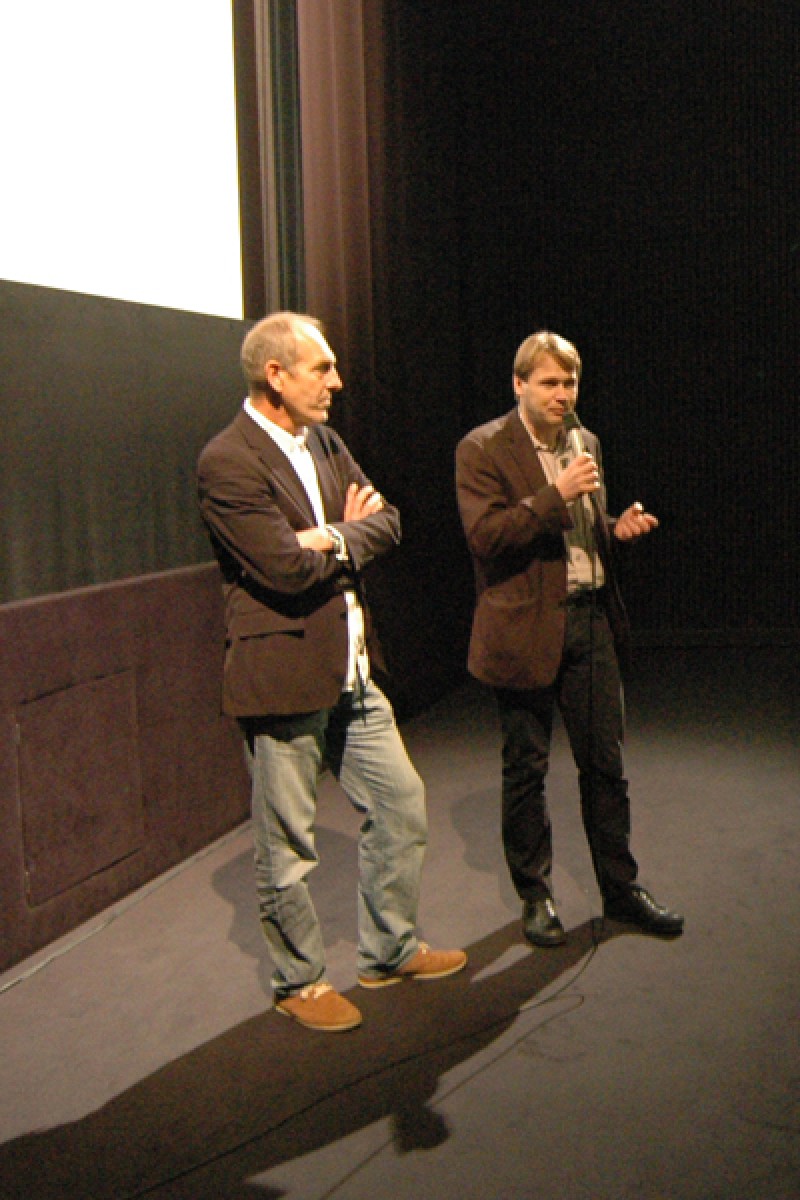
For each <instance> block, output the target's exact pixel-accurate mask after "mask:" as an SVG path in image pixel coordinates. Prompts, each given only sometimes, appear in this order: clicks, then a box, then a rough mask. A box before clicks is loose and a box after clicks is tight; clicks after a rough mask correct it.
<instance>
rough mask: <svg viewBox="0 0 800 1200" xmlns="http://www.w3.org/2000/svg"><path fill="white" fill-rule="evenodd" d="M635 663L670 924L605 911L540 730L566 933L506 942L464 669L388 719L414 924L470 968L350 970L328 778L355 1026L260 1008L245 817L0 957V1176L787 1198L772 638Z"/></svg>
mask: <svg viewBox="0 0 800 1200" xmlns="http://www.w3.org/2000/svg"><path fill="white" fill-rule="evenodd" d="M637 661H638V664H639V665H638V668H637V673H636V674H635V675H634V677H633V679H632V681H631V683H630V685H629V688H628V706H629V734H628V743H627V759H628V773H629V776H630V778H631V783H632V795H633V797H634V850H635V852H636V854H637V857H638V858H639V861H640V863H641V866H642V879H643V881H644V882H645V883H647V884H649V885H651V886H652V888H653V890H654V891H655V892H656V894H657V895H658V897H659V898H664V899H665V900H668V901H669V902H671V903H674V904H675V905H676V906H680V907H682V908H683V910H684V911H685V913H686V918H687V928H686V933H685V934H684V936H683V937H682V938H680V939H678V940H675V941H671V942H664V941H660V940H658V939H655V938H650V937H646V936H641V935H637V934H635V933H631V932H630V931H628V930H625V929H624V928H623V927H621V926H619V925H611V924H608V925H604V924H603V923H602V922H601V921H600V920H599V904H598V896H597V891H596V888H595V885H594V882H593V877H592V873H591V867H590V863H589V858H588V853H587V850H586V846H585V842H584V839H583V835H582V832H581V830H580V826H579V818H578V811H577V809H578V805H577V794H576V786H575V778H574V771H573V769H572V768H571V765H570V763H569V761H568V754H567V751H566V750H565V747H564V743H563V735H562V734H561V733H560V732H559V734H558V736H557V740H556V751H555V761H554V767H553V771H552V783H551V789H550V792H551V806H552V810H553V819H554V826H555V835H556V861H557V867H556V872H555V886H556V894H557V899H558V901H559V904H560V908H561V913H562V917H563V919H564V921H565V924H567V926H568V927H569V929H570V937H569V941H568V943H567V945H566V946H565V947H563V948H560V949H557V950H549V951H544V950H541V951H539V950H537V951H531V950H529V949H528V948H526V946H525V945H524V944H523V942H522V941H521V937H520V926H519V919H518V918H519V906H518V904H517V901H516V899H515V897H514V894H513V892H512V890H511V888H510V885H509V883H508V879H507V874H506V869H505V865H504V862H503V858H502V851H501V847H500V843H499V835H498V774H499V761H498V754H499V741H498V733H497V728H496V723H495V720H494V714H493V711H492V709H491V706H490V704H489V703H488V700H487V697H486V696H485V694H484V693H483V692H481V691H480V690H478V689H476V688H473V687H472V686H469V685H467V686H465V687H464V688H463V689H460V690H459V691H457V692H455V693H454V694H452V695H451V696H449V697H448V698H446V699H445V700H443V701H440V702H439V703H438V704H437V705H436V706H434V708H432V709H431V710H429V711H428V712H426V713H425V714H423V715H422V716H420V717H417V718H415V719H414V720H413V721H410V722H408V723H407V724H405V725H404V733H405V735H406V738H407V741H408V744H409V747H410V749H411V751H412V754H413V757H414V759H415V761H416V763H417V765H418V767H419V769H420V771H421V773H422V774H423V776H424V777H425V779H426V782H427V784H428V791H429V810H430V824H431V833H430V849H429V854H428V858H427V863H426V871H425V876H424V890H423V900H422V921H421V925H422V933H423V936H425V937H427V938H428V940H429V941H431V942H433V943H435V944H439V945H442V944H448V945H456V944H459V945H464V946H466V947H468V949H469V951H470V966H469V969H468V971H467V972H466V973H464V974H463V975H461V976H457V977H454V978H453V979H450V980H446V981H441V982H439V983H428V984H413V983H408V984H404V985H403V986H402V987H395V988H390V989H387V990H386V991H383V992H378V993H366V992H364V991H363V990H359V989H358V988H357V987H355V964H354V925H355V915H354V914H355V895H354V886H353V879H354V863H355V839H356V831H357V819H356V817H355V814H354V813H353V812H352V811H351V810H350V809H349V807H348V805H347V802H346V801H345V800H344V798H343V797H342V796H341V794H340V793H339V792H338V790H337V788H336V787H335V785H334V784H333V783H332V781H330V780H327V781H326V782H325V784H324V785H323V789H322V799H321V805H320V822H319V828H320V834H319V844H320V851H321V857H322V863H321V866H320V868H319V869H318V871H317V872H316V878H315V880H314V890H315V897H316V901H317V905H318V908H319V910H320V914H321V916H322V919H323V924H324V928H325V932H326V937H327V942H328V946H329V955H330V977H331V979H332V981H333V982H334V983H335V984H336V985H337V986H338V987H339V988H341V989H342V990H344V991H346V992H348V994H349V995H351V997H352V998H353V999H354V1000H357V1002H358V1003H359V1005H360V1007H361V1008H362V1010H363V1012H364V1014H365V1022H364V1025H363V1026H362V1027H361V1028H360V1029H359V1030H356V1031H354V1032H352V1033H349V1034H345V1035H340V1036H335V1037H333V1036H329V1035H328V1036H326V1035H320V1034H313V1033H310V1032H308V1031H305V1030H302V1029H300V1028H299V1027H298V1026H296V1025H294V1024H293V1023H291V1022H289V1021H287V1020H286V1019H285V1018H283V1017H282V1016H280V1015H279V1014H277V1013H275V1012H273V1011H270V1008H269V995H268V993H269V988H268V979H269V970H270V969H269V963H268V960H267V958H266V955H265V952H264V949H263V946H262V941H261V934H260V930H259V927H258V922H257V918H256V911H255V903H254V897H253V885H252V866H251V851H250V839H249V829H248V828H247V827H246V826H245V827H243V828H242V829H240V830H237V831H235V832H234V833H233V834H231V835H229V836H228V837H227V838H225V839H223V840H222V841H221V842H219V843H217V844H216V845H214V846H212V847H211V848H209V850H208V851H206V852H204V853H203V854H201V855H199V856H197V857H196V858H195V859H194V860H192V861H191V862H189V863H187V864H185V865H184V866H183V867H182V868H180V869H178V870H176V871H174V872H172V873H171V874H169V875H167V876H166V877H164V878H163V879H161V880H158V881H157V882H156V883H154V884H152V885H150V886H149V887H147V888H145V889H143V890H142V891H141V892H139V893H137V894H136V895H134V896H132V897H130V898H129V899H128V900H126V901H125V902H123V903H121V904H120V905H118V906H117V907H116V908H114V909H113V910H111V911H110V912H108V913H106V914H104V916H103V917H101V918H98V919H96V920H95V921H93V922H91V923H89V924H88V925H87V926H86V927H84V928H82V929H80V930H78V931H76V932H75V933H74V934H72V935H71V936H70V937H68V938H65V939H63V941H62V942H60V943H57V944H56V945H54V946H51V947H49V948H48V950H47V951H44V952H42V953H41V954H39V955H37V956H35V957H34V958H33V959H31V960H29V961H28V962H26V963H23V964H20V965H19V966H18V967H17V968H15V969H14V970H12V971H10V972H7V973H6V974H5V975H3V976H0V989H2V990H0V1038H1V1039H2V1046H3V1054H2V1058H1V1059H0V1140H2V1143H3V1144H2V1145H1V1146H0V1196H2V1197H3V1198H5V1197H9V1198H11V1197H20V1198H23V1197H24V1198H25V1200H40V1198H42V1200H44V1198H47V1197H53V1198H55V1197H59V1198H62V1200H64V1198H68V1200H72V1198H76V1200H77V1198H85V1200H104V1198H106V1197H107V1198H109V1200H126V1198H132V1197H139V1196H150V1197H158V1198H159V1200H161V1198H163V1200H166V1198H168V1197H169V1198H170V1200H173V1198H178V1197H181V1198H187V1200H188V1198H191V1200H202V1198H204V1197H209V1198H211V1197H214V1198H216V1200H234V1198H236V1200H245V1198H252V1200H257V1198H259V1197H260V1198H261V1200H276V1198H278V1197H287V1198H291V1200H323V1198H328V1197H336V1198H337V1200H362V1198H363V1200H367V1198H370V1200H371V1198H372V1197H374V1196H392V1197H393V1198H397V1200H406V1198H408V1200H411V1198H414V1200H419V1198H428V1197H443V1198H447V1197H451V1196H452V1197H459V1198H461V1200H473V1198H474V1200H487V1198H490V1200H491V1198H498V1200H533V1198H534V1197H535V1198H536V1200H642V1198H644V1200H790V1198H791V1200H796V1198H797V1196H798V1195H800V1147H798V1132H800V1111H799V1108H800V1106H799V1105H798V1101H799V1100H800V1055H798V1030H799V1029H800V1008H799V1007H798V996H799V995H800V982H799V980H800V974H799V973H798V936H797V916H798V907H800V906H799V905H798V886H797V866H796V862H797V848H798V833H799V832H800V811H799V810H798V803H797V801H798V793H799V792H800V788H798V782H799V781H800V770H799V768H800V762H799V761H798V751H797V734H796V720H797V700H798V682H797V681H798V677H800V671H799V670H798V667H800V662H799V661H798V651H797V648H796V647H795V648H794V649H793V650H788V649H787V650H782V651H781V650H772V651H764V650H761V651H744V650H739V651H736V650H727V651H719V650H716V651H710V650H694V651H692V650H683V651H649V652H644V653H640V655H639V656H638V660H637Z"/></svg>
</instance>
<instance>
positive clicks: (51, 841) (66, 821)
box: [0, 564, 248, 970]
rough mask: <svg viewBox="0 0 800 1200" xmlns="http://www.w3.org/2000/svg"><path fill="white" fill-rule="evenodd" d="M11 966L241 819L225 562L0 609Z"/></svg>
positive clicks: (0, 842) (3, 824)
mask: <svg viewBox="0 0 800 1200" xmlns="http://www.w3.org/2000/svg"><path fill="white" fill-rule="evenodd" d="M0 645H2V646H3V670H2V673H1V674H0V829H2V837H0V970H2V969H3V968H5V967H7V966H9V965H10V964H11V963H13V962H16V961H17V960H18V959H20V958H23V957H25V956H26V955H28V954H30V953H31V952H33V951H34V950H36V949H38V948H39V947H41V946H44V945H46V944H48V943H49V942H51V941H52V940H53V939H54V938H57V937H59V936H60V935H61V934H63V933H65V932H67V931H69V930H70V929H72V928H73V927H74V926H75V925H77V924H79V923H80V922H81V921H83V920H86V919H87V918H89V917H91V916H93V915H94V914H95V913H97V912H99V911H100V910H101V909H103V908H105V907H106V906H107V905H109V904H111V903H113V902H114V901H115V900H118V899H120V898H121V897H123V896H125V895H127V894H128V893H129V892H130V891H132V890H133V889H134V888H136V887H139V886H140V885H141V884H143V883H145V882H146V881H148V880H149V879H152V878H153V877H154V876H156V875H158V874H159V873H160V872H162V871H164V870H166V869H167V868H168V867H171V866H173V865H174V864H176V863H179V862H181V861H182V860H183V859H185V858H187V857H188V856H189V855H190V854H192V853H194V852H195V851H197V850H199V849H200V848H202V847H203V846H205V845H207V844H208V843H209V842H211V841H213V839H214V838H216V837H218V836H219V835H220V834H222V833H224V832H225V831H226V830H228V829H230V828H232V827H233V826H234V825H236V824H237V823H238V822H240V821H242V820H243V819H244V818H245V817H246V815H247V811H248V786H247V779H246V771H245V767H244V759H243V755H242V748H241V738H240V736H239V733H238V730H237V729H236V727H235V725H234V724H233V723H232V722H231V721H229V720H228V719H226V718H224V717H222V716H221V714H220V702H219V698H220V679H221V664H222V646H223V621H222V594H221V587H220V579H219V573H218V570H217V568H216V566H211V565H208V564H206V565H203V566H199V567H188V568H184V569H181V570H177V571H168V572H164V573H161V574H159V575H153V576H150V577H148V578H145V579H135V580H127V581H125V582H122V583H115V584H108V585H105V586H100V587H94V588H86V589H79V590H76V591H73V592H71V593H68V594H64V595H61V596H48V597H43V598H39V599H35V600H27V601H22V602H20V603H16V604H7V605H3V606H0Z"/></svg>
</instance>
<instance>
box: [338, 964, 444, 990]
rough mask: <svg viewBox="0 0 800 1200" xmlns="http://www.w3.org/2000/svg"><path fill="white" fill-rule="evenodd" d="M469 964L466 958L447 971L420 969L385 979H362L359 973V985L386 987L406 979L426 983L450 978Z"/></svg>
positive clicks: (387, 976) (388, 976)
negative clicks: (412, 972)
mask: <svg viewBox="0 0 800 1200" xmlns="http://www.w3.org/2000/svg"><path fill="white" fill-rule="evenodd" d="M466 965H467V962H466V959H465V960H464V962H463V963H459V964H458V966H457V967H448V968H447V970H446V971H428V972H425V971H419V972H415V973H414V974H408V975H401V974H399V973H398V974H396V975H386V976H384V978H383V979H362V978H361V976H360V975H359V977H358V985H359V987H363V988H370V989H373V988H385V987H391V986H392V984H394V983H404V982H405V981H406V980H412V981H417V982H419V983H424V982H425V981H426V980H435V979H448V978H449V977H450V976H451V975H457V974H458V972H459V971H463V970H464V967H465V966H466Z"/></svg>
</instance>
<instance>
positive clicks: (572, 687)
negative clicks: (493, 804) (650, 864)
mask: <svg viewBox="0 0 800 1200" xmlns="http://www.w3.org/2000/svg"><path fill="white" fill-rule="evenodd" d="M580 373H581V360H580V357H579V355H578V351H577V350H576V348H575V347H574V346H573V345H572V344H571V343H570V342H568V341H567V340H566V339H565V338H562V337H560V336H559V335H558V334H555V333H550V332H548V331H541V332H539V333H535V334H532V335H531V336H530V337H528V338H526V339H525V341H524V342H523V343H522V345H521V346H520V347H519V349H518V351H517V354H516V358H515V360H514V372H513V386H514V393H515V395H516V398H517V407H516V408H515V409H513V410H512V411H511V412H510V413H507V414H506V415H505V416H503V417H498V418H497V419H496V420H494V421H489V422H488V423H487V424H485V425H481V426H480V427H479V428H477V429H473V430H472V432H471V433H469V434H468V435H467V436H466V437H465V438H464V439H463V440H462V441H461V442H460V443H459V445H458V448H457V451H456V489H457V494H458V504H459V509H460V513H461V519H462V523H463V526H464V532H465V534H466V538H467V544H468V547H469V550H470V553H471V556H472V561H473V567H474V571H475V581H476V590H477V602H476V608H475V614H474V618H473V625H472V636H471V640H470V648H469V662H468V665H469V669H470V672H471V673H472V674H473V675H474V676H475V677H476V678H477V679H479V680H481V681H482V682H484V683H486V684H489V685H490V686H491V687H492V688H493V690H494V694H495V697H496V700H497V707H498V712H499V716H500V723H501V729H502V737H503V750H502V753H503V786H502V804H503V817H502V829H503V844H504V848H505V853H506V860H507V862H508V866H509V870H510V873H511V878H512V881H513V883H514V886H515V888H516V890H517V893H518V894H519V896H520V898H521V899H522V901H523V928H524V932H525V936H526V938H527V939H528V941H529V942H531V943H532V944H533V945H536V946H555V945H559V944H560V943H562V942H563V941H564V940H565V938H566V934H565V931H564V927H563V925H562V924H561V921H560V919H559V916H558V912H557V910H556V906H555V900H554V897H553V891H552V884H551V873H552V865H553V847H552V836H551V826H550V817H549V814H548V809H547V803H546V799H545V779H546V775H547V770H548V765H549V757H550V742H551V734H552V726H553V715H554V709H555V706H556V705H557V706H558V708H559V710H560V712H561V714H562V717H563V720H564V725H565V728H566V731H567V736H568V738H569V742H570V747H571V749H572V753H573V756H574V758H575V762H576V764H577V767H578V773H579V786H580V797H581V813H582V817H583V823H584V828H585V831H586V836H587V839H588V842H589V848H590V851H591V855H592V862H593V865H594V870H595V875H596V878H597V883H598V886H599V888H600V892H601V895H602V897H603V907H604V912H605V915H606V916H608V917H613V918H617V919H619V920H622V921H626V922H629V923H631V924H634V925H636V926H638V927H640V928H641V929H644V930H646V931H647V932H650V933H656V934H662V935H675V934H679V933H680V932H681V931H682V929H683V917H682V916H680V915H679V914H678V913H674V912H670V911H669V910H668V909H667V908H664V907H663V906H662V905H660V904H658V903H656V901H655V900H654V899H653V897H652V896H651V895H650V893H649V892H648V891H646V890H645V889H644V888H643V887H641V886H640V885H639V884H638V883H637V875H638V868H637V864H636V862H635V860H634V858H633V856H632V854H631V852H630V848H629V839H630V806H629V800H628V783H627V780H626V779H625V777H624V769H623V759H622V738H623V708H622V690H621V681H620V669H619V656H620V655H622V656H624V655H625V650H626V644H627V640H628V627H627V620H626V616H625V611H624V608H623V605H622V601H621V598H620V595H619V591H618V589H617V585H616V581H615V579H614V573H613V564H612V552H611V547H612V543H613V541H615V540H616V541H618V542H632V541H634V540H635V539H637V538H639V537H642V536H644V535H646V534H648V533H650V531H651V530H652V529H654V528H655V527H656V525H657V524H658V522H657V520H656V518H655V517H654V516H652V514H650V513H646V512H645V511H644V510H643V508H642V505H641V504H638V503H637V504H633V505H631V506H630V507H629V508H627V509H626V510H625V512H623V514H622V516H620V517H619V518H617V519H616V520H614V519H612V518H610V517H609V516H608V514H607V513H606V508H605V489H604V487H603V480H602V467H601V458H600V446H599V443H598V441H597V438H596V437H595V436H594V435H593V434H591V433H589V432H588V431H586V430H584V431H583V442H582V443H581V444H580V445H575V444H573V446H572V448H570V445H569V439H568V437H567V434H566V429H565V426H566V425H568V424H570V423H572V424H575V425H578V424H579V422H578V421H577V420H576V419H575V418H574V417H573V416H572V414H573V413H574V409H575V404H576V400H577V395H578V383H579V380H580Z"/></svg>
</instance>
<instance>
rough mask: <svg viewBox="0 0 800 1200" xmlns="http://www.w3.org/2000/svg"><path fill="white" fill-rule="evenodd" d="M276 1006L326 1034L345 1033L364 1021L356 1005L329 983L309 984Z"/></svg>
mask: <svg viewBox="0 0 800 1200" xmlns="http://www.w3.org/2000/svg"><path fill="white" fill-rule="evenodd" d="M275 1009H276V1011H277V1012H279V1013H283V1015H284V1016H285V1017H292V1018H293V1019H294V1020H295V1021H299V1023H300V1024H301V1025H305V1026H306V1028H307V1029H319V1030H320V1032H322V1033H344V1032H345V1030H347V1029H355V1028H356V1026H357V1025H360V1024H361V1021H362V1017H361V1013H360V1012H359V1011H358V1009H357V1008H356V1006H355V1004H351V1003H350V1001H349V1000H348V999H346V998H345V997H344V996H342V995H340V994H339V992H336V991H334V989H333V988H332V987H331V985H330V984H329V983H312V984H309V986H308V987H304V988H303V990H302V991H301V992H296V993H295V995H293V996H287V997H286V999H285V1000H278V1001H277V1003H276V1004H275Z"/></svg>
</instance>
